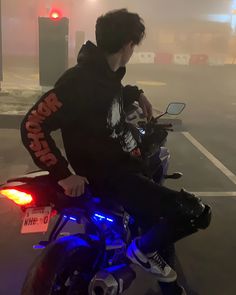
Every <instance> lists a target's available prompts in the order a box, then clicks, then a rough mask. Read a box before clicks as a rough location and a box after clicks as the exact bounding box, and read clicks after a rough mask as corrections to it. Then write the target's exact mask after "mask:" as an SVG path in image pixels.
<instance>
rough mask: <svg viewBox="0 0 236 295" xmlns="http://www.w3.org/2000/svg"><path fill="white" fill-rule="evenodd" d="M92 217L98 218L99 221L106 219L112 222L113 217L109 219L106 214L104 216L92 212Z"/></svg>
mask: <svg viewBox="0 0 236 295" xmlns="http://www.w3.org/2000/svg"><path fill="white" fill-rule="evenodd" d="M94 218H95V219H97V218H98V219H99V221H102V220H103V221H105V220H107V221H109V222H114V220H113V219H111V218H108V217H106V216H104V215H101V214H97V213H95V214H94Z"/></svg>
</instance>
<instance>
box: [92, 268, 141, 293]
mask: <svg viewBox="0 0 236 295" xmlns="http://www.w3.org/2000/svg"><path fill="white" fill-rule="evenodd" d="M135 278H136V274H135V272H134V271H133V270H132V268H131V267H130V266H129V265H126V264H122V265H118V266H112V267H109V268H106V269H104V270H101V271H99V272H98V273H96V275H95V276H94V277H93V278H92V280H91V282H90V284H89V295H118V294H122V293H123V292H124V291H125V290H126V289H128V288H129V286H130V285H131V283H132V282H133V280H134V279H135Z"/></svg>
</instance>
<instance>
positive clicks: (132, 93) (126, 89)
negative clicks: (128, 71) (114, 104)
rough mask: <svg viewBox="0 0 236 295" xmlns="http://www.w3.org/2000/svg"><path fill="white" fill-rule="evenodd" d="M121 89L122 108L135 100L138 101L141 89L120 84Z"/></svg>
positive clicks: (125, 107) (127, 106)
mask: <svg viewBox="0 0 236 295" xmlns="http://www.w3.org/2000/svg"><path fill="white" fill-rule="evenodd" d="M122 90H123V105H124V110H126V109H127V108H129V107H130V105H132V104H133V103H134V102H135V101H138V99H139V97H140V94H141V93H143V90H142V89H139V88H138V87H137V86H131V85H126V86H122Z"/></svg>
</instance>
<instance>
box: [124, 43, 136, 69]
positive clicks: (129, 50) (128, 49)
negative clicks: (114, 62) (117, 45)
mask: <svg viewBox="0 0 236 295" xmlns="http://www.w3.org/2000/svg"><path fill="white" fill-rule="evenodd" d="M134 47H135V44H134V43H133V42H129V43H128V44H127V45H125V46H124V47H123V48H122V51H121V52H122V58H121V66H123V67H124V66H125V65H126V64H127V63H128V62H129V60H130V58H131V56H132V54H133V52H134Z"/></svg>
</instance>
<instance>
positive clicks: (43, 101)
mask: <svg viewBox="0 0 236 295" xmlns="http://www.w3.org/2000/svg"><path fill="white" fill-rule="evenodd" d="M64 112H65V102H64V101H62V100H61V99H59V98H58V96H57V95H56V93H55V91H54V90H51V91H49V92H47V93H46V94H45V95H43V96H42V97H41V98H40V100H39V101H38V102H37V103H36V104H35V105H34V106H33V107H32V108H31V110H30V111H29V112H28V113H27V115H26V116H25V118H24V119H23V121H22V123H21V138H22V142H23V144H24V146H25V147H26V149H27V150H28V151H29V153H30V155H31V156H32V158H33V161H34V162H35V164H36V165H37V166H38V167H39V168H41V169H43V170H47V171H49V172H50V174H51V175H52V176H53V177H55V179H57V180H60V179H63V178H66V177H68V176H70V175H71V174H72V173H71V172H70V170H69V168H68V162H67V161H66V159H65V158H64V157H63V156H62V154H61V152H60V150H59V149H58V148H57V146H56V144H55V142H54V140H53V138H52V137H51V135H50V133H51V132H52V131H54V130H57V129H59V128H61V127H62V126H63V124H64V121H65V119H64V118H65V113H64ZM67 119H69V118H68V117H67Z"/></svg>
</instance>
